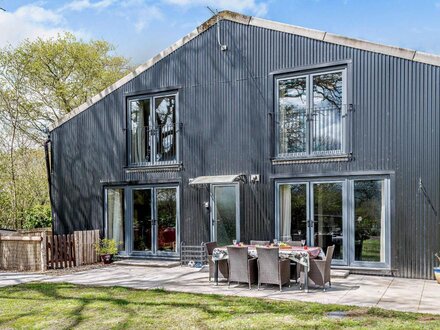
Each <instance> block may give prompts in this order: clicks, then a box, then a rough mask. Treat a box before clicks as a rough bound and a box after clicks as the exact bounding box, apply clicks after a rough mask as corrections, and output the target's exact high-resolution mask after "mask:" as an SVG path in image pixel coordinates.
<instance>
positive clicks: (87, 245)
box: [73, 230, 99, 266]
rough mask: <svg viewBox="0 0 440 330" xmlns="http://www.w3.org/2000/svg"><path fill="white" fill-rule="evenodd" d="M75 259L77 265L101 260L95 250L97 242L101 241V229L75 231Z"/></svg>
mask: <svg viewBox="0 0 440 330" xmlns="http://www.w3.org/2000/svg"><path fill="white" fill-rule="evenodd" d="M73 235H74V240H75V252H74V253H75V259H76V265H77V266H81V265H89V264H94V263H97V262H98V261H99V259H98V254H97V253H96V251H95V244H98V243H99V230H85V231H75V232H74V233H73Z"/></svg>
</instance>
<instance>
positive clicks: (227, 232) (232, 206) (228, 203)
mask: <svg viewBox="0 0 440 330" xmlns="http://www.w3.org/2000/svg"><path fill="white" fill-rule="evenodd" d="M238 189H239V186H238V185H236V184H232V185H213V186H212V187H211V228H212V229H211V239H212V240H213V241H217V243H218V245H220V246H223V245H230V244H232V241H233V240H234V239H236V240H237V241H239V240H240V210H239V207H238V206H239V193H238Z"/></svg>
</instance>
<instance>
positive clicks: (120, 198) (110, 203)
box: [106, 188, 125, 251]
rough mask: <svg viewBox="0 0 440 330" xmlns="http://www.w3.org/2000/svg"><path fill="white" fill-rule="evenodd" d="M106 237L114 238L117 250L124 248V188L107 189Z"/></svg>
mask: <svg viewBox="0 0 440 330" xmlns="http://www.w3.org/2000/svg"><path fill="white" fill-rule="evenodd" d="M106 192H107V194H106V196H107V203H106V205H107V209H106V215H107V219H106V227H107V238H109V239H114V240H115V241H116V244H117V245H118V250H119V251H124V250H125V245H124V237H125V230H124V226H125V219H124V189H122V188H116V189H107V190H106Z"/></svg>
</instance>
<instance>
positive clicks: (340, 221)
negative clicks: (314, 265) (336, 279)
mask: <svg viewBox="0 0 440 330" xmlns="http://www.w3.org/2000/svg"><path fill="white" fill-rule="evenodd" d="M312 185H313V191H312V193H313V199H312V203H313V208H312V212H313V217H312V219H313V223H312V225H311V235H312V237H313V245H314V246H319V247H321V248H322V249H323V250H324V252H326V251H327V247H328V246H331V245H334V246H335V250H334V253H333V259H335V260H344V259H345V253H344V227H345V226H344V216H343V213H344V212H343V207H344V206H343V198H342V196H343V189H344V183H343V182H317V183H312Z"/></svg>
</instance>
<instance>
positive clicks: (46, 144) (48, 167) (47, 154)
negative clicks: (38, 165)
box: [44, 133, 55, 265]
mask: <svg viewBox="0 0 440 330" xmlns="http://www.w3.org/2000/svg"><path fill="white" fill-rule="evenodd" d="M51 143H52V141H51V139H50V133H48V135H47V140H46V141H45V142H44V155H45V159H46V173H47V183H48V185H49V205H50V210H51V215H52V217H51V226H52V243H51V244H50V249H51V254H52V259H53V256H54V244H53V243H54V241H55V240H54V210H53V201H52V168H51V165H53V164H51V163H50V157H51V156H50V152H49V146H50V144H51ZM51 265H53V263H51Z"/></svg>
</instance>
